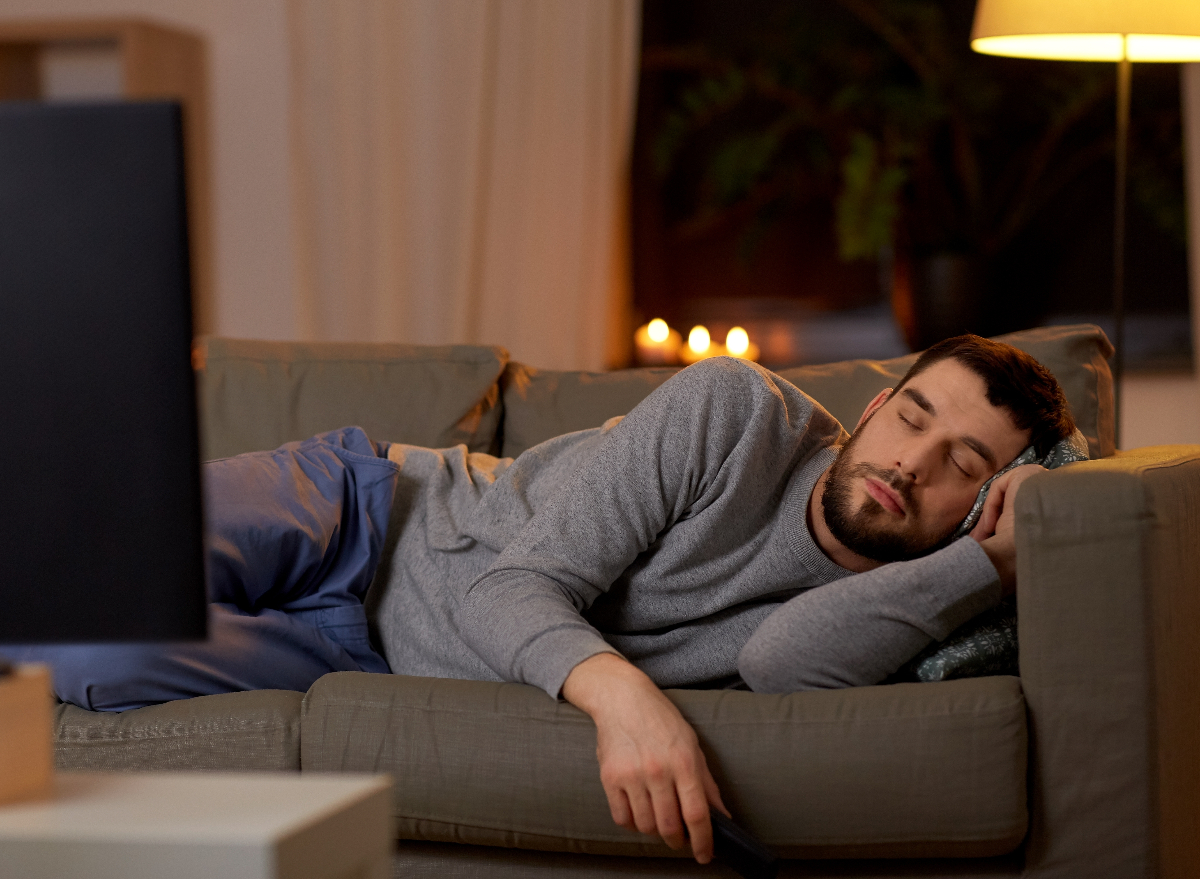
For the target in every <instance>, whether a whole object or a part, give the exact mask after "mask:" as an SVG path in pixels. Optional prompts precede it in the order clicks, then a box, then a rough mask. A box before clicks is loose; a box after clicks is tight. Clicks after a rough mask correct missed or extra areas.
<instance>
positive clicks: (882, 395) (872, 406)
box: [854, 388, 892, 430]
mask: <svg viewBox="0 0 1200 879" xmlns="http://www.w3.org/2000/svg"><path fill="white" fill-rule="evenodd" d="M891 395H892V389H891V388H884V389H883V390H882V391H880V392H879V393H878V394H876V395H875V399H874V400H872V401H871V402H870V403H868V404H867V408H866V409H864V410H863V414H862V418H860V419H858V424H856V425H854V429H855V430H858V429H859V428H860V427H862V426H863V425H864V424H866V423H867V419H868V418H870V417H871V416H872V415H874V414H875V410H876V409H878V408H879V407H880V406H882V405H883V404H884V403H886V402H887V401H888V397H890V396H891Z"/></svg>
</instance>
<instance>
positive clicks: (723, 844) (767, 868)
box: [709, 809, 779, 879]
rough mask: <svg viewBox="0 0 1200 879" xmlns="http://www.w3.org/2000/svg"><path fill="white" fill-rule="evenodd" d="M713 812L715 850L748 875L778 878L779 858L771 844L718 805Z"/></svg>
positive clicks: (749, 877)
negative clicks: (769, 845) (717, 808)
mask: <svg viewBox="0 0 1200 879" xmlns="http://www.w3.org/2000/svg"><path fill="white" fill-rule="evenodd" d="M709 813H710V814H711V816H712V829H713V854H715V855H716V857H717V859H718V860H720V861H721V862H722V863H724V864H725V866H727V867H729V868H730V869H732V870H733V871H734V872H735V873H737V874H738V875H740V876H745V877H746V879H775V874H776V873H778V872H779V858H777V857H776V856H775V853H774V852H772V851H771V850H770V849H769V848H767V847H766V846H765V845H763V844H762V843H761V842H759V841H758V840H757V839H755V838H754V837H753V836H751V835H750V834H749V833H748V832H747V831H745V830H743V829H742V828H741V827H738V826H737V825H736V824H734V823H733V821H732V820H731V819H729V818H726V817H725V816H724V815H723V814H722V813H721V812H718V811H717V810H716V809H709Z"/></svg>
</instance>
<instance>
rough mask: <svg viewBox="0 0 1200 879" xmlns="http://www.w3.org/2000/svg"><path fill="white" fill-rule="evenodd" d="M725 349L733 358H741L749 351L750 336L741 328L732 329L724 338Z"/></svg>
mask: <svg viewBox="0 0 1200 879" xmlns="http://www.w3.org/2000/svg"><path fill="white" fill-rule="evenodd" d="M725 347H726V348H727V349H728V351H729V353H730V354H732V355H733V356H734V357H741V356H742V355H743V354H745V353H746V352H747V351H749V350H750V336H749V334H748V333H747V332H746V331H745V330H743V329H742V328H741V327H734V328H733V329H732V330H730V331H729V334H728V335H727V336H726V337H725Z"/></svg>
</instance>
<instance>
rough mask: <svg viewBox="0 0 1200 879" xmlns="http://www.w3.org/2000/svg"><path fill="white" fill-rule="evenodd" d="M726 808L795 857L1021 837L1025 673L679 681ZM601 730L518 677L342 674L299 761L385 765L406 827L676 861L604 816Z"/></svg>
mask: <svg viewBox="0 0 1200 879" xmlns="http://www.w3.org/2000/svg"><path fill="white" fill-rule="evenodd" d="M667 694H668V696H669V697H670V698H671V699H672V700H673V701H674V702H675V703H676V704H677V705H678V706H679V707H680V709H681V710H682V711H683V713H684V716H685V717H687V718H688V720H689V721H690V722H691V723H692V724H693V726H694V727H695V728H696V731H697V733H698V734H699V736H700V739H701V741H702V743H703V744H704V746H705V749H706V752H707V755H708V759H709V766H710V767H711V768H712V770H713V774H714V776H715V777H716V779H717V782H718V784H719V785H720V786H721V790H722V795H723V797H724V799H725V803H726V805H727V806H728V807H729V808H730V810H731V811H732V812H733V814H734V816H735V817H736V818H737V819H738V820H739V821H740V822H742V823H743V824H744V825H745V826H746V827H747V828H748V829H749V830H751V831H752V832H754V833H756V834H757V835H758V836H759V837H760V838H761V839H762V840H763V841H764V842H766V843H767V844H769V845H771V846H774V847H775V848H776V849H777V850H778V851H779V853H780V854H781V855H783V856H787V857H891V856H908V857H924V856H931V857H955V856H977V857H982V856H988V855H996V854H1001V853H1004V852H1008V851H1011V850H1012V849H1013V848H1015V847H1016V846H1017V845H1018V844H1019V842H1020V841H1021V839H1022V838H1023V837H1024V835H1025V828H1026V822H1027V813H1026V796H1025V766H1026V764H1025V755H1026V729H1025V705H1024V700H1023V698H1022V695H1021V689H1020V683H1019V682H1018V681H1017V679H1016V678H1011V677H992V678H976V679H970V680H963V681H948V682H945V683H937V684H896V685H893V686H886V687H862V688H858V689H848V690H830V691H818V692H807V693H791V694H787V695H782V696H769V695H761V694H756V693H748V692H742V691H731V690H695V691H692V690H669V691H667ZM595 749H596V731H595V726H594V725H593V724H592V722H591V720H590V719H589V718H588V717H587V716H586V715H585V714H583V712H581V711H579V710H577V709H576V708H574V707H572V706H571V705H568V704H566V703H562V702H556V701H554V700H552V699H550V698H548V697H547V696H546V695H545V694H544V693H542V692H541V691H540V690H537V689H535V688H533V687H527V686H523V685H520V684H494V683H482V682H477V681H450V680H435V679H432V678H415V677H405V676H401V675H368V674H362V673H358V672H342V673H338V674H331V675H326V676H324V677H323V678H321V679H320V680H319V681H317V683H316V684H314V685H313V687H312V689H311V690H309V693H308V695H307V696H306V697H305V702H304V713H303V719H302V737H301V765H302V766H303V768H304V769H305V771H308V770H321V771H355V772H389V773H391V774H392V776H393V777H394V778H395V779H396V813H397V818H398V833H399V836H400V838H402V839H417V840H428V841H457V842H472V843H477V844H482V845H495V846H504V847H516V848H529V849H540V850H545V851H573V852H585V853H591V854H621V855H654V856H672V855H674V854H675V853H673V852H671V850H670V849H668V848H667V847H666V846H665V845H662V844H661V843H660V844H655V843H654V842H652V841H650V840H648V839H647V838H646V837H643V836H640V835H638V834H634V833H632V832H629V831H625V830H623V829H621V828H619V827H617V826H616V825H615V824H613V823H612V819H611V817H610V815H609V811H608V805H607V801H606V799H605V796H604V792H603V790H602V788H601V786H600V779H599V770H598V767H597V764H596V754H595Z"/></svg>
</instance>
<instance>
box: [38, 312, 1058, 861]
mask: <svg viewBox="0 0 1200 879" xmlns="http://www.w3.org/2000/svg"><path fill="white" fill-rule="evenodd" d="M1073 430H1074V424H1073V422H1072V420H1071V416H1070V414H1069V411H1068V409H1067V405H1066V401H1065V398H1064V397H1063V394H1062V391H1061V389H1060V388H1059V386H1058V384H1057V382H1056V381H1055V380H1054V378H1053V377H1052V376H1051V375H1050V373H1049V372H1048V371H1047V370H1045V369H1044V368H1043V367H1042V366H1041V365H1039V364H1038V363H1037V362H1036V361H1034V360H1033V359H1032V358H1030V357H1029V356H1028V355H1026V354H1023V353H1022V352H1020V351H1018V350H1016V349H1014V348H1011V347H1009V346H1006V345H1002V344H999V343H996V342H991V341H987V340H984V339H980V338H978V337H975V336H962V337H958V338H955V339H950V340H947V341H946V342H943V343H941V344H939V345H937V346H935V347H934V348H931V349H930V350H929V351H927V352H926V353H925V354H924V355H922V357H921V358H920V359H919V360H918V361H917V363H916V364H915V365H914V366H913V368H912V369H911V370H910V371H909V372H908V374H907V375H906V376H905V377H904V378H903V379H902V380H901V382H900V383H899V385H898V386H897V388H896V389H895V390H890V389H889V390H885V391H883V392H881V393H880V394H879V395H878V396H877V397H876V398H875V399H874V400H872V401H871V403H870V405H868V406H867V409H866V411H865V412H864V413H863V415H862V418H861V419H860V421H859V423H858V425H857V427H856V429H855V432H854V435H853V436H852V437H848V436H847V434H846V432H845V431H844V430H843V429H842V427H841V425H839V424H838V423H837V421H836V420H835V419H834V418H833V417H832V416H830V415H829V414H828V413H827V412H826V411H825V410H824V409H823V408H821V406H819V405H818V404H817V403H816V402H814V401H813V400H812V399H811V398H809V397H807V396H805V395H804V394H803V393H802V392H801V391H799V390H798V389H796V388H795V387H794V386H792V385H791V384H789V383H788V382H786V381H784V380H783V379H781V378H779V377H778V376H776V375H773V374H772V373H770V372H768V371H766V370H764V369H761V368H759V367H757V366H755V365H753V364H750V363H747V362H744V361H738V360H732V359H729V358H716V359H712V360H708V361H703V362H701V363H699V364H696V365H695V366H692V367H690V368H688V369H685V370H683V371H682V372H680V373H679V374H678V375H676V376H674V377H673V378H671V379H670V380H669V381H668V382H666V383H665V384H664V385H662V386H661V387H660V388H659V389H658V390H656V391H655V392H654V393H653V394H651V395H650V396H649V397H648V398H647V399H646V400H644V401H643V402H642V403H641V404H640V405H638V406H637V407H636V408H635V409H634V410H633V411H632V412H631V413H630V414H629V415H627V416H625V417H624V418H623V419H613V420H612V421H610V422H609V423H607V424H606V425H605V426H604V427H602V428H597V429H595V430H589V431H582V432H579V433H574V434H569V435H567V436H563V437H558V438H556V439H552V440H549V441H547V442H545V443H543V444H541V445H539V446H536V447H534V448H532V449H530V450H529V451H527V452H525V453H524V454H522V455H521V456H520V457H518V458H516V459H515V460H513V459H507V458H501V459H497V458H493V457H491V456H488V455H479V454H468V453H467V452H466V450H465V448H464V447H461V446H460V447H457V448H454V449H443V450H432V449H424V448H418V447H414V446H402V445H398V444H391V445H389V444H386V443H380V444H377V443H373V442H371V441H370V440H368V439H367V438H366V436H365V435H364V434H363V433H362V431H361V430H359V429H357V428H347V429H344V430H340V431H335V432H332V433H329V434H323V435H321V436H319V437H316V438H314V439H312V440H308V441H305V442H303V443H293V444H289V445H287V446H284V447H282V448H281V449H277V450H275V451H273V452H262V453H253V454H249V455H240V456H238V457H235V458H228V459H224V460H221V461H216V462H210V463H209V464H206V465H205V486H206V495H207V515H208V519H209V553H208V562H209V582H210V601H211V612H210V638H209V640H208V641H207V642H203V643H196V644H176V645H94V646H69V647H45V648H27V649H24V650H22V651H19V652H18V654H17V655H16V658H19V659H45V660H46V661H49V662H51V663H52V665H53V666H54V674H55V684H56V688H57V690H58V692H59V695H60V696H61V698H63V699H64V700H66V701H70V702H74V703H76V704H79V705H82V706H83V707H86V708H92V709H101V710H122V709H125V708H131V707H138V706H141V705H146V704H151V703H154V702H162V701H166V700H169V699H176V698H183V697H187V696H193V695H200V694H206V693H216V692H227V691H232V690H242V689H256V688H289V689H296V690H305V689H307V688H308V686H309V685H311V684H312V683H313V681H315V680H316V678H317V677H319V676H320V675H322V674H324V673H326V672H329V671H339V670H361V671H378V672H387V671H389V670H390V671H392V672H394V673H397V674H410V675H428V676H437V677H454V678H467V679H476V680H491V681H498V680H503V681H517V682H522V683H527V684H532V685H534V686H537V687H540V688H541V689H543V690H544V691H545V692H547V693H548V694H549V695H550V696H551V697H553V698H559V697H561V698H563V699H566V700H567V701H569V702H571V703H573V704H575V705H576V706H578V707H579V708H581V709H582V710H584V711H585V712H587V713H588V714H589V715H590V716H591V717H592V718H593V719H594V720H595V723H596V728H597V753H598V756H599V760H600V772H601V780H602V782H603V785H604V789H605V791H606V793H607V795H608V799H609V805H610V808H611V811H612V815H613V818H614V820H615V821H616V822H617V823H618V824H620V825H622V826H625V827H628V828H631V829H637V830H640V831H642V832H643V833H652V834H658V835H660V836H662V837H663V839H664V840H666V842H667V843H668V844H669V845H671V846H673V847H680V846H682V845H683V844H684V843H685V833H686V834H687V835H688V836H690V842H691V845H692V848H693V852H694V854H695V856H696V858H697V859H698V860H700V861H701V862H706V861H707V860H708V859H709V858H710V857H711V852H712V843H711V831H710V826H709V818H708V810H709V805H710V804H712V805H714V806H716V807H718V808H723V807H721V805H720V794H719V792H718V790H717V787H716V784H715V782H714V781H713V778H712V776H711V774H710V773H709V771H708V769H707V767H706V766H705V762H704V756H703V754H702V752H701V751H700V748H699V745H698V742H697V738H696V735H695V733H694V731H693V730H692V729H691V727H690V726H689V725H688V724H687V723H686V721H684V719H683V717H682V716H681V715H680V713H679V712H678V710H677V709H676V708H675V707H674V705H673V704H672V703H671V702H670V701H669V700H668V699H667V698H666V697H665V696H664V695H663V694H662V692H661V690H660V688H662V687H725V686H734V685H739V684H744V685H748V686H749V687H750V688H751V689H753V690H757V691H761V692H788V691H792V690H800V689H808V688H821V687H847V686H857V685H866V684H874V683H878V682H880V681H882V680H883V679H884V678H885V677H887V676H888V675H889V674H891V673H892V672H894V671H895V670H896V669H898V668H899V667H900V666H901V665H902V664H904V663H905V662H906V661H907V660H908V659H910V658H911V657H913V656H914V655H915V654H916V653H918V652H919V651H920V650H921V649H922V648H924V647H925V646H926V645H927V644H929V643H930V641H931V640H940V639H942V638H944V637H945V636H946V635H947V634H949V633H950V632H951V631H952V630H953V629H955V628H956V627H957V626H959V625H960V624H962V623H963V622H965V621H967V620H968V619H970V618H971V617H972V616H974V615H976V614H978V613H979V612H981V611H983V610H985V609H987V608H990V607H992V606H994V605H996V604H997V603H998V602H999V601H1000V600H1001V598H1002V596H1003V595H1005V594H1007V593H1011V592H1012V590H1013V589H1014V571H1015V547H1014V541H1013V498H1014V496H1015V494H1016V491H1017V488H1018V486H1019V485H1020V483H1021V482H1022V481H1023V480H1024V479H1026V478H1028V477H1029V476H1030V475H1032V474H1033V473H1035V472H1038V471H1039V470H1040V469H1041V468H1040V467H1037V466H1024V467H1017V468H1015V469H1011V470H1009V471H1008V472H1006V473H1005V474H1003V475H1002V476H1001V477H999V478H998V479H996V480H995V481H994V483H993V484H992V486H991V491H990V493H989V495H988V498H987V501H986V503H985V505H984V507H983V511H982V515H981V517H980V519H979V522H978V524H977V525H976V526H975V528H974V530H973V531H972V532H971V534H970V537H971V538H973V539H962V540H952V537H953V536H954V532H955V531H956V529H957V528H958V527H959V525H960V523H961V522H962V521H963V519H964V517H966V516H967V514H968V513H969V512H970V511H971V510H972V507H973V505H974V504H975V501H976V497H977V495H978V494H979V492H980V489H981V487H982V486H983V485H984V483H985V482H987V481H988V480H989V479H991V478H992V477H993V475H994V474H996V473H997V471H998V470H1000V469H1002V468H1004V467H1005V466H1006V465H1008V464H1009V463H1010V462H1013V461H1014V459H1016V458H1017V457H1018V455H1020V454H1021V453H1022V452H1023V450H1025V449H1027V447H1030V446H1032V447H1034V449H1035V452H1036V455H1037V456H1044V455H1045V454H1046V453H1047V452H1048V450H1049V449H1050V448H1051V447H1052V446H1054V445H1055V444H1056V443H1058V442H1059V441H1060V440H1063V439H1064V438H1066V437H1067V436H1068V435H1069V434H1071V433H1072V432H1073ZM368 618H369V619H370V621H371V624H372V625H371V629H370V632H369V631H368V624H367V621H368ZM381 654H382V655H381ZM385 660H386V661H385Z"/></svg>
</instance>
